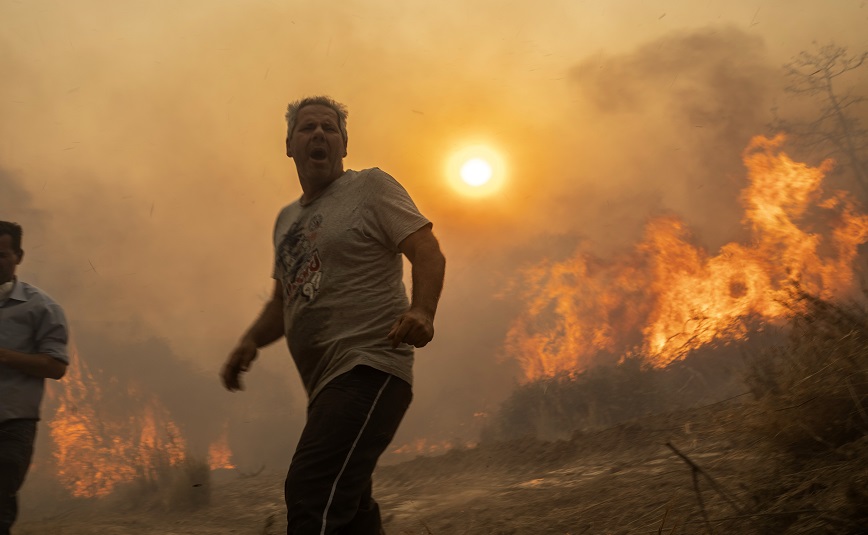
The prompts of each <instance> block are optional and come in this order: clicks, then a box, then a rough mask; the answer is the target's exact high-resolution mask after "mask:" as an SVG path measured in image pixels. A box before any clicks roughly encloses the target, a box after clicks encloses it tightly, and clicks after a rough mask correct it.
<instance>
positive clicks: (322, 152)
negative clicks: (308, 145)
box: [310, 148, 328, 160]
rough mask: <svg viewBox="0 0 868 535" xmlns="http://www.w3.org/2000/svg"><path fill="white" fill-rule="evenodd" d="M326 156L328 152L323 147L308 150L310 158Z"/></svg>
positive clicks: (320, 158) (315, 158) (323, 157)
mask: <svg viewBox="0 0 868 535" xmlns="http://www.w3.org/2000/svg"><path fill="white" fill-rule="evenodd" d="M327 157H328V152H326V150H325V149H323V148H316V149H313V150H312V151H310V159H311V160H325V159H326V158H327Z"/></svg>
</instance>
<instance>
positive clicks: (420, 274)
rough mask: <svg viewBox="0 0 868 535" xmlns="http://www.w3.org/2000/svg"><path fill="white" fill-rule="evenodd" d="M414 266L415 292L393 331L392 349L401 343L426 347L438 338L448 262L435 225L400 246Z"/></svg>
mask: <svg viewBox="0 0 868 535" xmlns="http://www.w3.org/2000/svg"><path fill="white" fill-rule="evenodd" d="M398 249H399V250H400V251H401V253H403V254H404V255H405V256H406V257H407V259H408V260H410V264H411V265H412V279H413V291H412V300H411V302H410V308H409V309H408V310H407V311H406V312H405V313H404V314H403V315H402V316H401V317H400V318H398V320H397V321H396V322H395V324H394V325H393V326H392V330H391V331H389V335H388V336H389V339H390V340H392V347H398V344H400V343H401V342H403V343H406V344H410V345H412V346H415V347H423V346H425V345H426V344H427V343H428V342H430V341H431V339H432V338H434V315H435V314H436V312H437V302H438V301H439V300H440V291H441V290H442V289H443V277H444V275H445V273H446V258H445V257H444V256H443V253H442V252H441V251H440V244H439V243H438V242H437V238H435V237H434V233H433V232H432V231H431V225H430V224H429V225H425V226H424V227H422V228H420V229H419V230H417V231H415V232H413V233H412V234H410V235H409V236H407V237H406V238H404V240H403V241H401V243H400V244H399V245H398Z"/></svg>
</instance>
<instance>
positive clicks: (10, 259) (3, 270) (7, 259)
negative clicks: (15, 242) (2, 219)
mask: <svg viewBox="0 0 868 535" xmlns="http://www.w3.org/2000/svg"><path fill="white" fill-rule="evenodd" d="M20 263H21V255H20V254H18V253H16V252H15V251H14V250H13V249H12V236H9V235H8V234H4V235H2V236H0V284H5V283H7V282H9V281H11V280H12V278H13V277H14V276H15V268H16V267H17V266H18V264H20Z"/></svg>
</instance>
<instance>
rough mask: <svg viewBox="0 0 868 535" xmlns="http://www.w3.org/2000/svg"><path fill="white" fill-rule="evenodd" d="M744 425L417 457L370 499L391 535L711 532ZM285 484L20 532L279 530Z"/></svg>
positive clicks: (711, 421)
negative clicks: (180, 506) (178, 507)
mask: <svg viewBox="0 0 868 535" xmlns="http://www.w3.org/2000/svg"><path fill="white" fill-rule="evenodd" d="M741 418H742V413H741V412H740V409H739V407H738V405H737V403H734V402H730V404H721V405H717V406H712V407H705V408H702V409H697V410H692V411H686V412H682V413H679V414H673V415H665V416H658V417H653V418H646V419H643V420H638V421H636V422H633V423H631V424H625V425H620V426H617V427H613V428H610V429H604V430H600V431H597V432H594V433H586V434H578V435H576V436H574V437H573V438H572V439H570V440H566V441H560V442H541V441H536V440H524V441H517V442H512V443H500V444H483V445H480V446H478V447H476V448H472V449H467V450H460V451H451V452H449V453H446V454H444V455H441V456H438V457H420V458H417V459H415V460H413V461H409V462H405V463H402V464H397V465H392V466H385V467H381V468H379V469H378V471H377V473H376V475H375V495H376V497H377V499H378V500H379V502H380V504H381V507H382V510H383V516H384V519H385V528H386V533H388V534H390V535H404V534H406V535H411V534H413V535H415V534H418V535H445V534H480V535H484V534H498V535H507V534H516V535H517V534H536V535H539V534H549V533H551V534H555V533H557V534H581V533H589V534H644V533H674V532H675V533H680V534H686V533H706V532H708V528H709V527H712V528H713V527H714V526H715V525H716V524H719V523H721V522H726V519H727V518H732V517H734V516H737V515H738V514H739V512H738V510H737V508H736V507H735V506H733V505H730V504H729V503H728V499H734V500H736V501H737V502H738V503H742V502H743V500H745V499H747V498H746V489H745V488H743V485H742V484H741V482H742V481H743V479H744V472H745V471H746V470H748V469H749V467H750V466H751V465H753V464H754V463H755V461H756V459H752V458H751V453H750V452H751V451H752V450H751V448H750V443H749V441H748V440H747V439H746V438H745V437H744V436H743V435H742V434H741V433H739V427H740V419H741ZM667 443H669V444H671V446H673V447H674V448H675V449H677V450H678V451H679V452H681V453H682V454H683V455H684V456H685V457H680V456H679V455H677V454H676V452H675V450H673V449H672V448H671V447H670V446H668V445H667ZM689 463H693V464H694V465H695V466H696V469H694V468H693V467H692V466H691V464H689ZM694 474H695V475H696V478H697V482H698V489H699V491H698V492H697V490H696V487H694V480H693V476H694ZM282 477H283V476H282V474H277V473H261V474H258V475H255V476H250V475H248V476H246V477H245V476H239V475H237V474H226V475H223V476H221V477H220V478H214V480H213V481H212V482H211V488H210V499H209V503H208V505H205V506H202V507H198V508H193V509H190V510H187V511H174V512H165V511H164V510H163V508H161V507H159V506H157V505H154V504H151V506H150V507H145V506H143V505H142V504H139V505H136V504H133V503H131V502H130V501H129V500H127V501H125V502H119V501H118V499H117V498H115V499H114V501H112V500H111V499H107V500H103V501H101V502H86V503H69V504H65V505H63V506H60V507H58V508H56V511H54V512H52V514H51V515H50V516H46V517H43V518H38V513H37V512H35V511H30V512H26V513H25V514H24V517H23V518H22V519H21V522H20V523H19V524H18V526H17V530H16V531H15V533H16V535H49V534H51V535H83V534H99V535H127V534H130V535H133V534H141V535H157V534H160V535H182V534H183V535H206V534H208V535H211V534H214V535H216V534H244V535H248V534H249V535H254V534H260V535H272V534H282V533H285V521H284V519H283V514H284V510H283V504H282ZM700 500H701V502H700ZM700 503H701V505H700ZM703 510H704V513H703ZM706 515H707V517H708V519H707V520H706V519H705V516H706Z"/></svg>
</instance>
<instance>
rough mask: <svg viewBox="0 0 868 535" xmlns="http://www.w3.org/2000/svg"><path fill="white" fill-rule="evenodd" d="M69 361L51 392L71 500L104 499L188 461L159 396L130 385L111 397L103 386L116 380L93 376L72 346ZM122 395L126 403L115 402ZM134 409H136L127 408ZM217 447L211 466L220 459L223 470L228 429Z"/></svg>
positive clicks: (62, 475)
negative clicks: (120, 488)
mask: <svg viewBox="0 0 868 535" xmlns="http://www.w3.org/2000/svg"><path fill="white" fill-rule="evenodd" d="M71 357H72V358H71V363H70V366H69V369H68V371H67V374H66V376H65V377H64V379H63V380H62V381H60V382H59V383H58V385H57V387H56V392H55V393H54V394H53V395H54V396H55V397H56V399H57V400H58V408H57V411H56V413H55V415H54V418H53V419H52V420H51V421H50V422H49V424H48V425H49V428H50V433H51V437H52V439H53V442H54V444H55V449H54V451H53V455H54V460H55V464H56V469H57V477H58V479H59V481H60V483H61V484H62V485H63V486H64V487H65V488H66V489H67V490H69V492H70V493H71V494H72V495H73V496H76V497H97V496H106V495H108V494H110V493H111V492H112V491H113V490H114V489H115V488H116V487H117V486H118V485H119V484H122V483H126V482H132V481H137V480H139V481H157V480H158V477H159V472H160V470H164V469H166V468H171V467H175V466H178V465H180V464H182V463H183V462H184V461H185V460H186V459H187V455H188V454H187V451H188V448H187V442H186V440H185V439H184V437H183V435H182V433H181V430H180V428H179V427H178V425H177V424H176V423H175V422H174V421H173V420H172V418H171V415H170V414H169V411H168V410H167V409H166V408H165V406H164V405H163V404H162V403H160V401H159V400H158V399H157V398H156V397H154V396H150V397H148V396H145V395H143V394H142V393H140V392H139V391H137V390H136V389H135V388H132V387H129V388H127V390H126V391H125V392H123V393H122V394H118V393H117V392H114V391H112V392H111V393H109V392H107V391H106V390H104V389H103V388H102V386H104V384H105V385H110V384H111V385H113V386H117V385H116V382H106V383H103V382H101V381H100V380H98V379H97V378H95V377H94V375H93V374H92V373H91V372H90V371H89V370H88V368H87V365H86V364H85V363H84V361H83V360H82V359H81V358H80V356H79V355H78V354H76V351H75V350H74V347H73V348H71ZM110 390H111V389H110ZM119 395H122V396H123V397H124V398H125V400H126V401H125V402H120V401H119V400H118V399H115V397H117V396H119ZM113 396H114V397H113ZM130 400H132V401H133V402H132V403H130ZM130 406H132V407H136V410H135V411H130V410H127V409H124V407H130ZM113 411H114V412H113ZM215 444H216V445H215V446H212V453H211V460H212V462H213V461H214V459H217V460H218V461H219V462H218V463H217V464H218V465H219V466H217V467H220V468H226V467H229V466H231V465H230V463H229V460H230V458H231V453H230V452H229V449H228V443H227V440H226V433H225V431H224V435H223V437H222V438H221V439H218V441H217V442H216V443H215ZM213 467H214V464H212V468H213Z"/></svg>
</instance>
